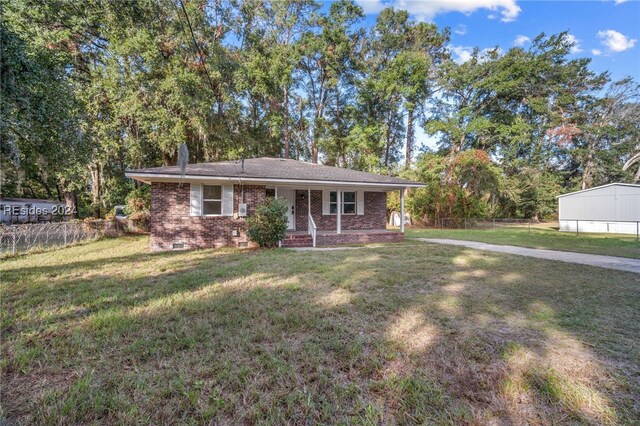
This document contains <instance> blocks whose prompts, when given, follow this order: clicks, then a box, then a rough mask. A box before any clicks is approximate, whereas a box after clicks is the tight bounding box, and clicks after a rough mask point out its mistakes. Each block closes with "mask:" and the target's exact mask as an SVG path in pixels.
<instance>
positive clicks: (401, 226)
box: [400, 189, 404, 232]
mask: <svg viewBox="0 0 640 426" xmlns="http://www.w3.org/2000/svg"><path fill="white" fill-rule="evenodd" d="M400 232H404V189H401V190H400Z"/></svg>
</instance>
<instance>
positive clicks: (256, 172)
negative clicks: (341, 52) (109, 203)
mask: <svg viewBox="0 0 640 426" xmlns="http://www.w3.org/2000/svg"><path fill="white" fill-rule="evenodd" d="M137 174H144V175H154V174H157V175H176V176H179V175H180V170H179V169H178V167H177V166H166V167H150V168H146V169H136V170H128V171H127V175H128V176H131V177H136V175H137ZM186 176H187V177H189V176H204V177H225V178H239V179H240V178H242V179H265V180H279V179H282V180H307V181H326V182H358V183H371V184H378V185H379V184H391V185H408V186H414V185H420V184H417V183H416V182H412V181H409V180H406V179H400V178H396V177H392V176H384V175H377V174H374V173H366V172H360V171H357V170H350V169H343V168H341V167H331V166H324V165H320V164H312V163H305V162H302V161H297V160H290V159H284V158H269V157H262V158H248V159H246V160H244V170H243V166H242V163H241V161H222V162H218V163H197V164H189V165H187V171H186Z"/></svg>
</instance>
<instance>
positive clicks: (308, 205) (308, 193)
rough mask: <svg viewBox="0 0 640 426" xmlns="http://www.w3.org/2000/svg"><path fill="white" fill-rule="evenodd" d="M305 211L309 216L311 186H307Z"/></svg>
mask: <svg viewBox="0 0 640 426" xmlns="http://www.w3.org/2000/svg"><path fill="white" fill-rule="evenodd" d="M307 207H308V208H307V211H308V214H309V216H311V188H307Z"/></svg>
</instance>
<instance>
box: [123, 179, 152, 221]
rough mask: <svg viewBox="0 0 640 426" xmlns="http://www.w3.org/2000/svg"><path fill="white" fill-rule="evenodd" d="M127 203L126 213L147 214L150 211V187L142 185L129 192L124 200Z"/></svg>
mask: <svg viewBox="0 0 640 426" xmlns="http://www.w3.org/2000/svg"><path fill="white" fill-rule="evenodd" d="M125 201H126V203H127V207H126V209H125V210H126V212H127V214H128V215H132V214H134V213H138V212H148V211H149V210H151V186H150V185H143V186H139V187H138V188H135V189H134V190H133V191H131V192H129V195H127V198H126V199H125Z"/></svg>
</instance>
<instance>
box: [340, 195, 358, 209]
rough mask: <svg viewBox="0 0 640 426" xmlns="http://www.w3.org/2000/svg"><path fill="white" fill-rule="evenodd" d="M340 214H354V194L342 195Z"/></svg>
mask: <svg viewBox="0 0 640 426" xmlns="http://www.w3.org/2000/svg"><path fill="white" fill-rule="evenodd" d="M342 214H356V193H355V192H343V193H342Z"/></svg>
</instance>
